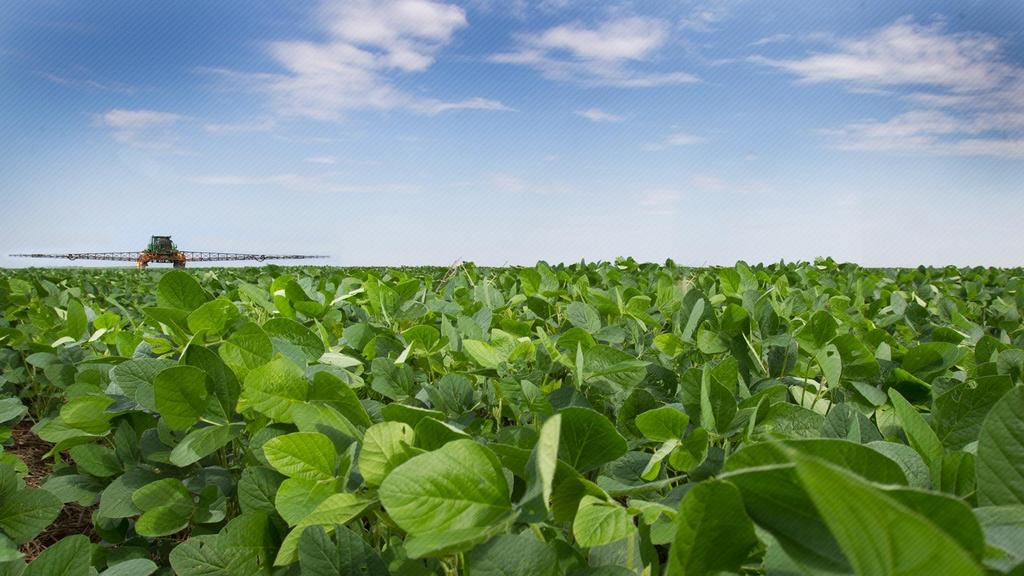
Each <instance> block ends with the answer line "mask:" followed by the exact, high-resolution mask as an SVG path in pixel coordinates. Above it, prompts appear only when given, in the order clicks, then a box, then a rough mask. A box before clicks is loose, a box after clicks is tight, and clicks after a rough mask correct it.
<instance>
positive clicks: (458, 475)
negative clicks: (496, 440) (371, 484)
mask: <svg viewBox="0 0 1024 576" xmlns="http://www.w3.org/2000/svg"><path fill="white" fill-rule="evenodd" d="M379 494H380V500H381V503H382V504H383V505H384V508H385V510H386V511H387V513H388V515H389V516H390V517H391V519H392V520H393V521H394V522H395V523H396V524H398V526H399V527H401V528H402V529H403V530H405V531H406V532H409V533H410V534H411V535H412V536H413V537H414V538H415V537H423V538H428V539H429V538H433V537H436V536H438V535H442V534H445V533H446V532H455V533H458V534H459V535H460V536H461V534H462V533H463V531H467V532H473V531H475V532H477V533H480V532H481V531H483V530H485V529H488V528H491V527H493V526H494V525H495V524H496V523H499V522H501V521H502V520H503V519H505V518H506V517H508V516H509V514H510V513H511V511H512V506H511V502H510V501H509V492H508V484H507V482H506V481H505V476H504V474H502V472H501V465H500V464H499V463H498V459H497V458H496V457H495V456H494V454H493V453H491V451H490V450H488V449H487V448H484V447H483V446H481V445H479V444H477V443H476V442H474V441H472V440H456V441H455V442H449V443H448V444H445V445H444V446H442V447H440V448H438V449H437V450H434V451H433V452H427V453H425V454H420V455H419V456H415V457H413V458H412V459H410V460H408V461H407V462H405V463H404V464H402V465H401V466H399V467H398V468H395V469H394V470H393V471H392V472H391V473H390V474H388V476H387V477H386V478H385V479H384V482H383V483H382V484H381V486H380V490H379ZM447 543H450V541H448V542H446V544H447ZM423 552H425V553H426V552H428V550H423Z"/></svg>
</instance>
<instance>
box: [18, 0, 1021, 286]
mask: <svg viewBox="0 0 1024 576" xmlns="http://www.w3.org/2000/svg"><path fill="white" fill-rule="evenodd" d="M1022 215H1024V3H1021V2H1019V0H989V1H974V2H972V1H965V0H959V1H950V0H945V1H944V0H920V1H885V2H883V1H880V0H874V1H869V0H865V1H861V2H855V1H848V0H822V1H815V2H807V1H805V0H776V1H772V2H758V1H755V0H694V1H688V0H676V1H672V2H668V1H663V2H653V1H652V2H642V1H636V2H593V1H591V2H574V1H570V0H502V1H498V0H464V1H456V0H323V1H308V0H303V1H297V0H290V1H287V2H284V1H281V2H242V1H229V0H223V1H218V2H209V1H208V0H178V1H175V2H138V1H135V0H97V1H94V2H74V1H70V0H66V1H57V0H5V1H4V2H3V3H2V4H0V266H24V265H30V264H34V265H39V264H41V263H44V262H42V261H31V260H21V259H15V258H10V257H8V254H9V253H17V252H24V251H31V252H69V251H75V252H85V251H115V250H139V249H141V248H143V247H144V246H145V244H146V242H147V241H148V237H149V236H150V235H152V234H171V235H173V237H174V239H175V241H176V242H177V243H178V245H179V247H180V248H182V249H189V250H207V251H229V252H260V253H313V254H329V255H331V259H330V260H328V261H326V263H328V264H331V265H337V266H346V265H399V264H405V265H422V264H437V265H445V264H449V263H451V262H453V261H456V260H465V261H474V262H477V263H478V264H484V265H503V264H531V263H534V262H536V261H537V260H546V261H548V262H576V261H579V260H581V259H585V260H587V261H594V260H611V259H614V258H616V257H619V256H632V257H634V258H636V259H637V260H642V261H655V262H660V261H664V260H665V259H667V258H671V259H673V260H674V261H676V262H677V263H680V264H687V265H704V264H731V263H733V262H735V261H736V260H745V261H747V262H777V261H779V260H786V261H795V260H812V259H814V258H815V257H819V256H831V257H833V258H835V259H836V260H840V261H853V262H858V263H861V264H864V265H869V266H917V265H919V264H926V265H929V264H930V265H944V264H956V265H993V266H1019V265H1022V263H1024V262H1022V258H1024V251H1022V250H1021V248H1022V246H1024V225H1022V224H1024V222H1022ZM62 263H63V264H66V262H61V261H54V262H52V264H54V265H59V264H62Z"/></svg>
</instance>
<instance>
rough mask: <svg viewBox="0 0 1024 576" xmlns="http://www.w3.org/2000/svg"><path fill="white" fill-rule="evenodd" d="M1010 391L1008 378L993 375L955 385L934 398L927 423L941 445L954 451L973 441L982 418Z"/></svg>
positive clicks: (975, 438) (1011, 385) (1010, 382)
mask: <svg viewBox="0 0 1024 576" xmlns="http://www.w3.org/2000/svg"><path fill="white" fill-rule="evenodd" d="M1012 387H1013V381H1011V380H1010V378H1009V376H1005V375H1000V374H997V375H994V376H983V377H981V378H978V380H977V381H976V382H965V383H963V384H959V385H957V386H954V387H953V388H952V389H951V390H948V391H946V392H944V393H943V394H942V395H940V396H938V397H937V398H935V400H934V402H933V404H932V420H931V423H932V426H933V427H934V429H935V434H936V435H937V436H938V437H939V440H941V441H942V444H943V445H944V446H945V447H946V448H949V449H951V450H957V449H960V448H963V447H964V446H965V445H967V444H970V443H971V442H974V441H975V440H977V439H978V433H979V432H980V431H981V423H982V422H983V421H984V419H985V416H986V415H988V412H989V410H991V409H992V407H993V406H995V404H996V402H998V401H999V399H1000V398H1002V396H1003V394H1006V392H1008V391H1009V390H1010V388H1012Z"/></svg>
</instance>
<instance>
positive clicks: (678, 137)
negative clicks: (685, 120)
mask: <svg viewBox="0 0 1024 576" xmlns="http://www.w3.org/2000/svg"><path fill="white" fill-rule="evenodd" d="M705 141H706V139H705V138H704V137H702V136H697V135H695V134H687V133H686V132H676V133H675V134H671V135H669V136H668V138H665V139H664V140H662V141H661V142H652V143H650V144H647V145H645V146H644V150H648V151H651V152H656V151H658V150H665V149H667V148H675V147H678V146H693V145H694V144H701V143H703V142H705Z"/></svg>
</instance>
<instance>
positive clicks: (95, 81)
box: [36, 70, 138, 94]
mask: <svg viewBox="0 0 1024 576" xmlns="http://www.w3.org/2000/svg"><path fill="white" fill-rule="evenodd" d="M36 75H37V76H39V77H40V78H43V79H44V80H47V81H49V82H52V83H54V84H57V85H60V86H65V87H67V88H75V89H82V90H93V91H97V92H113V93H116V94H135V93H136V92H138V89H137V88H136V87H135V86H131V85H130V84H125V83H123V82H115V81H113V80H104V79H99V78H96V77H93V76H92V75H91V74H90V73H88V71H84V70H76V71H72V72H68V73H52V72H46V71H42V70H37V71H36Z"/></svg>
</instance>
